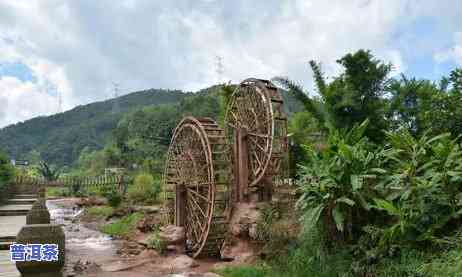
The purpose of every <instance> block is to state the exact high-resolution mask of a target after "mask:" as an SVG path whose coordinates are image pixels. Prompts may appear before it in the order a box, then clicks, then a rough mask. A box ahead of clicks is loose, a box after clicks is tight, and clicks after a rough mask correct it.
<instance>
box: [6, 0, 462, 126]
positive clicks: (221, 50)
mask: <svg viewBox="0 0 462 277" xmlns="http://www.w3.org/2000/svg"><path fill="white" fill-rule="evenodd" d="M360 48H364V49H370V50H372V53H373V54H374V55H375V56H376V57H378V58H380V59H382V60H384V61H387V62H392V63H393V64H394V65H395V71H394V72H393V74H392V75H393V76H398V75H399V74H400V73H404V74H406V75H407V76H414V77H417V78H426V79H431V80H439V79H440V78H441V77H442V76H444V75H447V74H448V73H449V72H450V71H451V70H452V69H454V68H455V67H457V66H462V2H460V1H452V0H439V1H437V0H387V1H381V0H352V1H343V0H331V1H322V0H317V1H315V0H313V1H310V0H291V1H279V0H255V1H246V0H236V1H219V0H174V1H151V0H119V1H109V0H101V1H91V0H81V1H63V0H5V1H1V2H0V128H1V127H3V126H7V125H9V124H13V123H16V122H19V121H23V120H27V119H29V118H32V117H35V116H40V115H49V114H53V113H56V112H57V111H58V110H59V108H58V94H59V95H60V96H61V98H62V105H63V108H64V110H67V109H71V108H73V107H75V106H76V105H80V104H85V103H89V102H93V101H98V100H103V99H107V98H110V97H111V96H112V95H113V93H112V84H113V82H117V83H119V84H120V87H121V89H122V93H128V92H131V91H135V90H141V89H147V88H172V89H173V88H175V89H184V90H191V91H194V90H198V89H200V88H203V87H206V86H209V85H212V84H216V83H217V82H222V81H228V80H231V81H233V82H239V81H240V80H242V79H244V78H247V77H250V76H255V77H260V78H267V79H269V78H272V77H274V76H280V75H282V76H288V77H290V78H292V79H294V80H296V81H298V82H300V83H301V84H303V85H304V86H305V87H306V88H308V89H309V88H311V87H312V79H311V76H310V72H309V70H308V65H307V61H308V60H310V59H315V60H317V61H320V62H321V63H322V65H323V69H324V71H325V72H326V74H327V75H328V76H333V75H336V74H338V73H339V72H340V70H341V68H339V67H338V65H337V64H336V63H335V60H336V59H338V58H340V57H341V56H342V55H344V54H346V53H348V52H352V51H355V50H358V49H360ZM216 56H221V57H222V58H223V65H224V73H223V75H218V74H217V73H216V72H217V70H216V65H215V64H216Z"/></svg>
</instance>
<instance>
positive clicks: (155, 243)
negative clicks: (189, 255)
mask: <svg viewBox="0 0 462 277" xmlns="http://www.w3.org/2000/svg"><path fill="white" fill-rule="evenodd" d="M159 232H160V231H159V229H158V228H156V229H155V230H154V231H153V232H152V234H151V235H150V236H149V238H148V248H151V249H154V250H156V251H157V252H158V253H160V254H162V253H164V252H165V251H166V250H167V243H166V241H164V240H163V239H162V238H161V237H160V235H159Z"/></svg>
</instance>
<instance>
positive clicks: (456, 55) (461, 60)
mask: <svg viewBox="0 0 462 277" xmlns="http://www.w3.org/2000/svg"><path fill="white" fill-rule="evenodd" d="M434 59H435V61H436V62H438V63H442V62H447V61H453V62H455V63H456V64H458V65H460V66H462V32H456V33H454V45H453V46H452V47H451V48H449V49H444V50H442V51H439V52H436V53H435V55H434Z"/></svg>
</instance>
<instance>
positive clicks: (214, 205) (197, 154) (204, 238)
mask: <svg viewBox="0 0 462 277" xmlns="http://www.w3.org/2000/svg"><path fill="white" fill-rule="evenodd" d="M226 147H227V145H226V143H225V136H224V133H223V130H222V129H220V128H219V127H218V125H217V124H216V123H215V121H214V120H213V119H210V118H193V117H186V118H185V119H183V120H182V121H181V122H180V124H179V125H178V126H177V128H176V129H175V131H174V134H173V137H172V140H171V144H170V148H169V151H168V156H167V163H166V169H165V175H164V180H165V190H166V196H167V203H168V204H169V205H170V206H169V207H168V212H169V214H170V219H171V221H173V222H171V223H174V224H175V225H178V226H184V227H185V232H186V252H187V253H188V254H190V255H191V256H193V257H196V256H198V255H199V254H201V253H202V254H211V255H213V254H216V253H217V252H218V251H219V250H220V246H221V243H222V242H223V239H224V233H225V230H224V227H225V224H224V223H225V222H224V220H225V218H224V214H225V209H226V207H227V206H226V205H227V203H228V201H227V187H228V180H227V178H228V176H229V172H227V168H228V164H229V162H228V159H227V157H228V156H227V151H226Z"/></svg>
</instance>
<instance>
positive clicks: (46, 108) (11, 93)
mask: <svg viewBox="0 0 462 277" xmlns="http://www.w3.org/2000/svg"><path fill="white" fill-rule="evenodd" d="M0 103H1V109H0V126H5V125H7V124H9V123H12V122H17V121H20V120H24V119H28V118H32V117H35V116H39V115H47V114H50V113H51V112H54V111H56V102H55V101H54V99H53V97H52V96H51V95H49V94H48V93H47V92H46V91H44V90H42V89H41V88H40V87H39V86H37V84H35V83H32V82H22V81H21V80H19V79H17V78H14V77H3V78H0Z"/></svg>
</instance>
